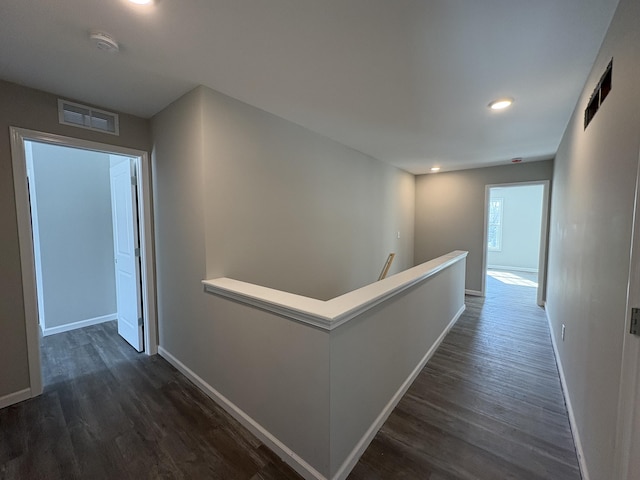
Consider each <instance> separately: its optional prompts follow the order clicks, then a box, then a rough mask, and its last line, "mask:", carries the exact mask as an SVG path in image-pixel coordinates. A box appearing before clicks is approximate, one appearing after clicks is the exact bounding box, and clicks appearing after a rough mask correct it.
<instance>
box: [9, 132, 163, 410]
mask: <svg viewBox="0 0 640 480" xmlns="http://www.w3.org/2000/svg"><path fill="white" fill-rule="evenodd" d="M9 132H10V137H11V159H12V166H13V184H14V191H15V200H16V216H17V224H18V241H19V246H20V266H21V268H22V294H23V298H24V309H25V329H26V333H27V356H28V361H29V383H30V385H31V388H30V390H31V395H32V396H34V397H35V396H37V395H40V394H41V393H42V372H41V366H40V343H39V340H40V328H39V325H38V299H37V298H38V297H37V292H36V279H35V278H36V276H35V263H34V256H33V255H34V254H33V232H32V227H31V218H30V213H29V192H28V187H27V171H26V157H25V149H24V142H25V140H31V141H34V142H41V143H48V144H51V145H59V146H64V147H71V148H80V149H85V150H92V151H97V152H104V153H115V154H120V155H126V156H130V157H134V158H135V159H136V166H137V168H138V172H140V178H141V179H142V181H141V182H139V183H138V189H139V190H138V199H139V202H138V214H139V216H140V242H141V243H140V245H141V247H142V248H141V250H142V252H141V256H142V262H143V269H142V271H143V275H142V282H143V287H142V302H143V318H144V330H145V353H147V354H148V355H153V354H155V353H157V348H158V345H157V334H156V332H157V318H156V291H155V289H156V285H155V274H154V270H153V263H154V259H153V231H152V224H151V213H150V212H151V186H150V175H151V172H150V170H151V164H150V160H149V155H148V153H146V152H143V151H142V150H136V149H133V148H128V147H120V146H117V145H109V144H104V143H98V142H92V141H89V140H82V139H78V138H73V137H66V136H62V135H55V134H51V133H45V132H38V131H35V130H28V129H24V128H17V127H9Z"/></svg>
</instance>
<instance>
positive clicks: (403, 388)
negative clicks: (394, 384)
mask: <svg viewBox="0 0 640 480" xmlns="http://www.w3.org/2000/svg"><path fill="white" fill-rule="evenodd" d="M465 308H466V306H465V305H462V307H460V310H458V312H457V313H456V314H455V315H454V317H453V318H452V319H451V321H450V322H449V324H448V325H447V327H446V328H445V329H444V331H443V332H442V333H441V334H440V336H439V337H438V338H437V340H436V341H435V342H434V344H433V345H431V348H429V350H428V351H427V353H426V354H425V355H424V357H422V360H420V363H418V365H417V366H416V368H414V369H413V371H412V372H411V374H410V375H409V377H407V379H406V380H405V381H404V383H403V384H402V385H400V388H399V389H398V391H397V392H396V393H395V395H393V397H391V400H389V403H387V405H386V406H385V407H384V409H383V410H382V412H380V415H378V418H376V420H375V421H374V422H373V423H372V424H371V426H370V427H369V429H368V430H367V431H366V433H365V434H364V435H363V436H362V438H361V439H360V441H359V442H358V443H357V444H356V446H355V448H354V449H353V450H352V451H351V453H350V454H349V456H347V458H346V460H345V461H344V462H343V463H342V465H341V466H340V468H339V469H338V471H337V472H336V474H335V475H334V476H333V478H332V480H344V479H345V478H347V476H348V475H349V473H351V470H352V469H353V467H355V466H356V463H358V460H360V457H361V456H362V454H363V453H364V452H365V450H366V449H367V447H368V446H369V444H370V443H371V441H372V440H373V439H374V437H375V436H376V434H377V433H378V430H380V428H382V425H383V424H384V422H386V421H387V419H388V418H389V415H391V412H393V409H394V408H396V405H398V402H399V401H400V399H401V398H402V396H403V395H404V394H405V393H407V390H409V387H410V386H411V384H412V383H413V381H414V380H415V379H416V377H417V376H418V375H419V374H420V372H421V371H422V369H423V368H424V366H425V365H426V364H427V362H428V361H429V359H430V358H431V357H432V356H433V354H434V353H435V351H436V349H437V348H438V347H439V346H440V344H441V343H442V341H443V340H444V338H445V337H446V336H447V333H449V331H450V330H451V329H452V328H453V326H454V325H455V323H456V322H457V321H458V319H459V318H460V316H461V315H462V314H463V313H464V310H465Z"/></svg>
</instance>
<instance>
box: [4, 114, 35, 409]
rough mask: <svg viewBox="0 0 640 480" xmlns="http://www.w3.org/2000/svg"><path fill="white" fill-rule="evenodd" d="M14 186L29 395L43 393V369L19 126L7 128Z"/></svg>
mask: <svg viewBox="0 0 640 480" xmlns="http://www.w3.org/2000/svg"><path fill="white" fill-rule="evenodd" d="M9 131H10V135H11V160H12V166H13V185H14V195H15V199H16V220H17V223H18V243H19V247H20V266H21V267H22V296H23V299H24V317H25V330H26V334H27V359H28V362H29V385H30V394H31V395H32V396H34V397H35V396H37V395H40V394H41V393H42V371H41V367H40V328H39V326H38V324H39V317H38V296H37V293H36V270H35V260H34V258H33V235H32V231H31V218H30V207H29V190H28V186H27V165H26V156H25V151H24V137H23V135H22V134H21V132H20V131H19V130H18V129H15V128H13V127H10V130H9Z"/></svg>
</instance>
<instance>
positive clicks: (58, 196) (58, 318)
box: [30, 142, 116, 333]
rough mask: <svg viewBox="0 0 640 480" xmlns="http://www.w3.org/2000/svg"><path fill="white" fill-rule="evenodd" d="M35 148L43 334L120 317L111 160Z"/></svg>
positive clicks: (40, 146) (98, 155) (78, 152)
mask: <svg viewBox="0 0 640 480" xmlns="http://www.w3.org/2000/svg"><path fill="white" fill-rule="evenodd" d="M30 143H31V145H32V146H31V152H32V164H33V171H32V172H31V173H32V179H31V181H32V188H34V189H35V191H36V198H37V205H36V209H37V228H34V232H38V235H39V255H37V256H36V257H37V258H38V257H39V260H40V263H41V269H40V273H41V278H40V280H39V282H38V286H39V287H40V288H41V290H40V292H39V295H40V297H41V301H39V306H40V307H41V308H43V310H44V311H43V315H42V318H44V321H45V323H44V325H43V329H44V331H45V333H46V332H47V331H49V330H50V329H54V330H53V331H57V330H59V329H60V328H68V327H69V326H70V325H71V324H74V323H77V322H87V321H92V320H94V319H100V318H102V317H104V316H109V315H111V316H112V315H113V314H115V313H116V302H115V299H116V297H115V272H114V265H113V229H112V221H111V193H110V183H109V156H108V155H106V154H103V153H98V152H90V151H87V150H79V149H73V148H67V147H61V146H56V145H48V144H43V143H36V142H30Z"/></svg>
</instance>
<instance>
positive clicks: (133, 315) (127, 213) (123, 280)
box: [110, 160, 144, 352]
mask: <svg viewBox="0 0 640 480" xmlns="http://www.w3.org/2000/svg"><path fill="white" fill-rule="evenodd" d="M110 174H111V210H112V212H113V213H112V214H113V247H114V257H115V270H116V295H117V300H116V302H117V308H118V333H119V334H120V335H121V336H122V338H124V339H125V340H126V341H127V342H129V343H130V344H131V346H132V347H133V348H135V349H136V350H137V351H139V352H141V351H142V350H143V348H144V344H143V338H144V336H143V332H142V313H141V312H142V302H141V292H140V262H139V256H140V249H139V243H138V215H137V212H136V209H137V196H136V186H135V183H136V182H135V180H134V179H135V165H134V163H133V162H132V161H131V160H128V161H124V162H121V163H119V164H116V165H114V166H112V167H111V169H110ZM132 180H133V181H132Z"/></svg>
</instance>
